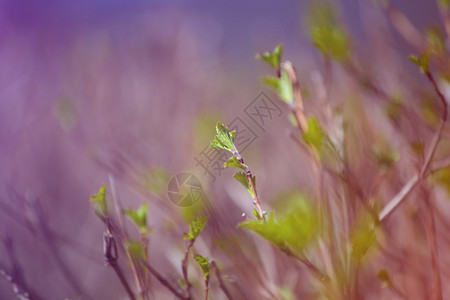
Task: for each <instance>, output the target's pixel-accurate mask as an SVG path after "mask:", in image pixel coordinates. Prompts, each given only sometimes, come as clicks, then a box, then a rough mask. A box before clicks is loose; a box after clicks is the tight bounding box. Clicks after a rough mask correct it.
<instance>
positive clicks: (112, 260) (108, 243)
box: [103, 230, 136, 300]
mask: <svg viewBox="0 0 450 300" xmlns="http://www.w3.org/2000/svg"><path fill="white" fill-rule="evenodd" d="M103 254H104V257H105V263H106V264H107V265H108V266H111V267H112V268H113V270H114V272H116V275H117V277H118V278H119V280H120V282H121V283H122V285H123V287H124V288H125V290H126V292H127V294H128V296H129V297H130V299H132V300H134V299H136V297H135V296H134V293H133V291H132V290H131V288H130V286H129V284H128V282H127V280H126V279H125V276H124V274H123V272H122V270H121V268H120V267H119V265H118V263H117V259H118V252H117V245H116V240H115V239H114V236H113V235H112V233H111V232H110V231H109V230H107V231H106V232H105V233H104V234H103Z"/></svg>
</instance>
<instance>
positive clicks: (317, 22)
mask: <svg viewBox="0 0 450 300" xmlns="http://www.w3.org/2000/svg"><path fill="white" fill-rule="evenodd" d="M307 19H308V27H309V35H310V37H311V39H312V41H313V44H314V46H316V47H317V48H318V49H319V50H320V51H321V52H322V53H323V54H324V55H325V56H326V57H327V58H329V59H333V60H336V61H338V62H346V61H347V60H348V59H349V58H350V56H351V39H350V35H349V34H348V32H347V30H346V29H345V28H344V26H343V24H342V23H341V22H340V20H339V16H338V13H337V10H336V8H335V7H333V5H332V4H331V3H330V2H327V1H312V2H311V5H310V7H309V10H308V15H307Z"/></svg>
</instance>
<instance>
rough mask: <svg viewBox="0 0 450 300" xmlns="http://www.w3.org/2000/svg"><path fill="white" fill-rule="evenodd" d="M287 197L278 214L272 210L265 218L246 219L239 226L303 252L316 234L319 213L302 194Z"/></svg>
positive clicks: (281, 245) (278, 243)
mask: <svg viewBox="0 0 450 300" xmlns="http://www.w3.org/2000/svg"><path fill="white" fill-rule="evenodd" d="M287 198H289V199H283V200H286V201H287V202H284V204H283V205H282V207H281V210H280V211H279V212H278V213H277V214H274V212H270V213H269V214H268V215H267V216H266V218H265V220H263V219H257V220H248V221H244V222H242V223H240V224H239V225H238V227H239V228H243V229H247V230H251V231H253V232H255V233H257V234H259V235H260V236H262V237H263V238H265V239H266V240H268V241H269V242H271V243H273V244H274V245H276V246H277V247H279V248H282V249H286V247H288V248H289V249H291V250H295V251H296V252H299V253H301V252H302V251H303V249H304V248H305V247H306V246H307V245H308V244H309V243H310V242H311V241H312V240H313V239H314V237H315V236H316V233H317V230H318V226H317V214H316V212H315V210H314V209H313V208H312V207H311V205H310V204H309V203H308V201H306V200H305V198H303V197H302V196H299V195H298V194H295V195H291V196H287Z"/></svg>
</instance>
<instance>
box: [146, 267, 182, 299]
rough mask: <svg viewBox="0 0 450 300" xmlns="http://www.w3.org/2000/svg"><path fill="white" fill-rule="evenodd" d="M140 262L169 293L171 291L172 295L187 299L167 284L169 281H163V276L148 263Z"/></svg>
mask: <svg viewBox="0 0 450 300" xmlns="http://www.w3.org/2000/svg"><path fill="white" fill-rule="evenodd" d="M141 262H142V263H143V264H144V266H145V268H147V270H149V272H150V274H152V275H153V276H154V277H155V278H156V279H157V280H158V281H159V282H160V283H161V284H162V285H163V286H165V287H166V288H167V289H168V290H169V291H171V292H172V294H174V295H175V296H177V297H178V298H180V299H182V300H188V299H189V298H188V297H186V296H185V295H183V294H182V293H180V292H179V291H178V290H177V289H176V288H175V287H173V286H172V285H171V284H170V283H169V281H168V280H167V279H165V278H164V276H162V275H161V274H160V273H159V272H158V271H156V269H154V268H153V267H152V266H151V265H150V264H149V263H148V262H146V261H145V260H142V261H141Z"/></svg>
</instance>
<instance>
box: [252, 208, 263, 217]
mask: <svg viewBox="0 0 450 300" xmlns="http://www.w3.org/2000/svg"><path fill="white" fill-rule="evenodd" d="M252 214H253V216H254V217H255V218H257V219H260V218H261V216H260V215H259V212H258V211H257V210H256V208H253V210H252Z"/></svg>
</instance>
